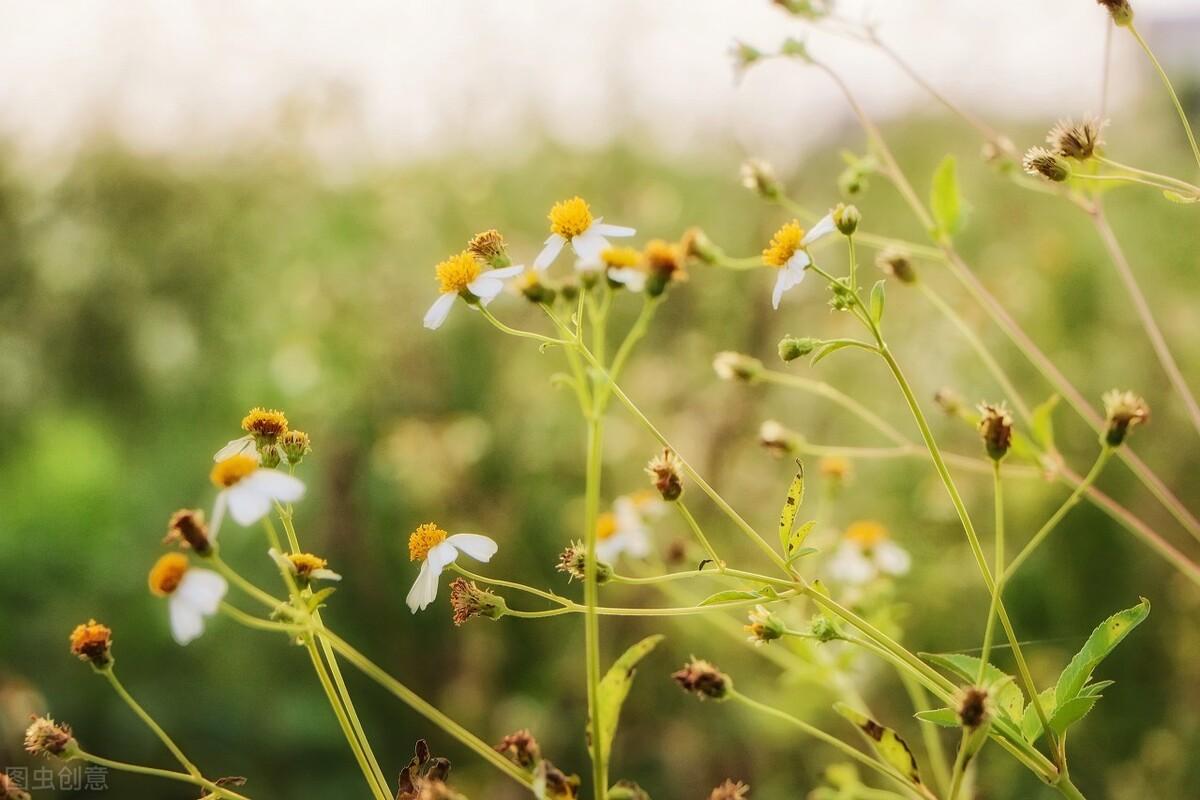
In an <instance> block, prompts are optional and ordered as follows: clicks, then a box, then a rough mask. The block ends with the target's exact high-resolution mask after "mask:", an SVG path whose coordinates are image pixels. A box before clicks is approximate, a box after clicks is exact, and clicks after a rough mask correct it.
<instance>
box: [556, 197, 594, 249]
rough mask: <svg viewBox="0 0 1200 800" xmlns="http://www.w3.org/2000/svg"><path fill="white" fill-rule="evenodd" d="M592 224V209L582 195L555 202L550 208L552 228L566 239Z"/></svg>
mask: <svg viewBox="0 0 1200 800" xmlns="http://www.w3.org/2000/svg"><path fill="white" fill-rule="evenodd" d="M591 226H592V210H591V209H590V208H588V204H587V202H586V201H585V200H584V199H583V198H582V197H578V196H576V197H572V198H571V199H570V200H563V201H562V202H561V203H555V204H554V208H552V209H550V230H551V231H552V232H554V233H557V234H558V235H559V236H561V237H563V238H564V239H571V238H573V237H575V236H578V235H579V234H581V233H583V232H584V231H586V230H587V229H588V228H590V227H591Z"/></svg>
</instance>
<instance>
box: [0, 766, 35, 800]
mask: <svg viewBox="0 0 1200 800" xmlns="http://www.w3.org/2000/svg"><path fill="white" fill-rule="evenodd" d="M0 800H30V797H29V792H27V791H25V790H24V789H22V788H21V787H20V786H17V784H16V782H15V781H14V780H13V779H12V778H10V777H8V773H5V772H0Z"/></svg>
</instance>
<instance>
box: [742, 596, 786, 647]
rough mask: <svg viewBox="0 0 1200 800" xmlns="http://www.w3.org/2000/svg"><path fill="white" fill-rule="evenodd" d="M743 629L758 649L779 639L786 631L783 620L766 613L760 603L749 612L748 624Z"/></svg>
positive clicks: (768, 612)
mask: <svg viewBox="0 0 1200 800" xmlns="http://www.w3.org/2000/svg"><path fill="white" fill-rule="evenodd" d="M743 627H744V628H745V629H746V633H748V634H750V635H749V636H748V637H747V638H748V639H749V640H750V641H751V642H754V644H755V645H757V646H759V647H761V646H762V645H764V644H766V643H767V642H771V641H774V640H775V639H779V638H781V637H782V636H783V633H784V631H785V630H787V628H786V626H784V624H783V620H781V619H780V618H779V617H777V616H775V615H774V614H772V613H771V612H770V611H768V610H767V607H766V606H764V605H762V604H761V603H760V604H758V605H756V606H755V607H754V610H753V611H751V612H750V623H749V624H748V625H745V626H743Z"/></svg>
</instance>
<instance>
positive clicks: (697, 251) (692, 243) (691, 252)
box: [679, 228, 721, 264]
mask: <svg viewBox="0 0 1200 800" xmlns="http://www.w3.org/2000/svg"><path fill="white" fill-rule="evenodd" d="M679 249H680V250H681V251H683V255H684V256H685V257H686V258H695V259H697V260H699V261H703V262H704V263H705V264H715V263H716V262H717V259H718V258H719V257H720V255H721V251H720V250H719V249H718V248H717V246H716V245H715V244H713V243H712V241H711V240H710V239H709V238H708V236H707V235H706V234H705V233H704V231H702V230H700V229H699V228H688V229H687V230H686V231H684V232H683V238H681V239H680V240H679Z"/></svg>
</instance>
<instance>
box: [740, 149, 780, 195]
mask: <svg viewBox="0 0 1200 800" xmlns="http://www.w3.org/2000/svg"><path fill="white" fill-rule="evenodd" d="M742 186H745V187H746V188H747V189H750V190H752V191H755V192H758V194H759V196H761V197H763V198H764V199H766V200H776V199H778V198H779V195H780V193H781V190H780V186H779V179H778V178H776V177H775V169H774V168H773V167H772V166H771V165H770V164H769V163H767V162H766V161H763V160H762V159H761V158H748V159H746V160H745V161H743V162H742Z"/></svg>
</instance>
